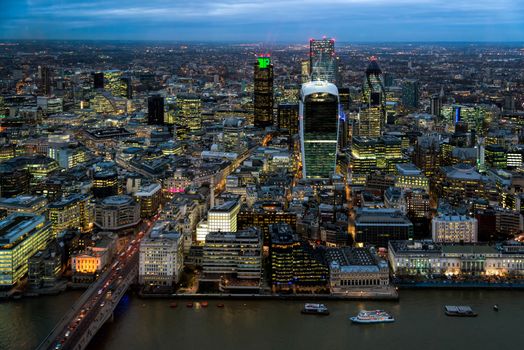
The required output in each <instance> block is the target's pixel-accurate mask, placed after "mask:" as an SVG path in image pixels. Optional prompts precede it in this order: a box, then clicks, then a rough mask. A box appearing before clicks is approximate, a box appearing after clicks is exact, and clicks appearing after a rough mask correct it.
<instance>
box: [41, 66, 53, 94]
mask: <svg viewBox="0 0 524 350" xmlns="http://www.w3.org/2000/svg"><path fill="white" fill-rule="evenodd" d="M52 81H53V78H52V71H51V69H50V68H49V67H46V66H38V92H39V93H40V94H41V95H44V96H50V95H51V94H52V91H51V84H52Z"/></svg>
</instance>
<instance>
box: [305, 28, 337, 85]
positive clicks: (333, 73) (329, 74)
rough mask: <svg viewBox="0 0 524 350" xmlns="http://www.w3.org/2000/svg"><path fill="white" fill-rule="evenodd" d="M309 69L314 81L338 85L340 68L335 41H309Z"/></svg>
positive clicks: (324, 39)
mask: <svg viewBox="0 0 524 350" xmlns="http://www.w3.org/2000/svg"><path fill="white" fill-rule="evenodd" d="M309 69H310V75H311V80H312V81H315V80H323V81H328V82H330V83H333V84H336V82H337V70H338V68H337V57H336V54H335V39H326V38H323V39H321V40H316V39H311V40H310V41H309Z"/></svg>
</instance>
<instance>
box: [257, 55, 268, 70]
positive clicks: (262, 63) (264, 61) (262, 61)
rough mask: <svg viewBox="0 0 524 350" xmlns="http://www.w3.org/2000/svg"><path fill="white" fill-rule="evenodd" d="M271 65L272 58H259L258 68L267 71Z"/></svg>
mask: <svg viewBox="0 0 524 350" xmlns="http://www.w3.org/2000/svg"><path fill="white" fill-rule="evenodd" d="M270 64H271V58H269V57H259V58H258V68H260V69H266V68H267V67H269V65H270Z"/></svg>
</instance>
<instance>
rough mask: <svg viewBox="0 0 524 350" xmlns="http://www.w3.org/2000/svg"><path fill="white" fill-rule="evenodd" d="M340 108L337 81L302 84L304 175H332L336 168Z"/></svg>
mask: <svg viewBox="0 0 524 350" xmlns="http://www.w3.org/2000/svg"><path fill="white" fill-rule="evenodd" d="M338 108H339V101H338V89H337V87H336V86H335V85H334V84H331V83H328V82H325V81H313V82H310V83H306V84H303V85H302V90H301V92H300V105H299V118H300V140H301V144H300V146H301V152H302V176H303V178H304V179H315V178H317V179H319V178H329V177H330V176H331V175H333V173H334V172H335V166H336V158H337V135H338V118H339V110H338Z"/></svg>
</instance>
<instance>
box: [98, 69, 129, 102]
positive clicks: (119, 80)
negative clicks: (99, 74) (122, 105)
mask: <svg viewBox="0 0 524 350" xmlns="http://www.w3.org/2000/svg"><path fill="white" fill-rule="evenodd" d="M123 74H124V73H123V72H121V71H119V70H109V71H105V72H104V80H105V82H106V83H107V84H105V88H106V90H108V91H109V92H111V94H112V95H113V96H118V97H126V96H127V86H128V85H127V84H126V82H125V80H124V78H123Z"/></svg>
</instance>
